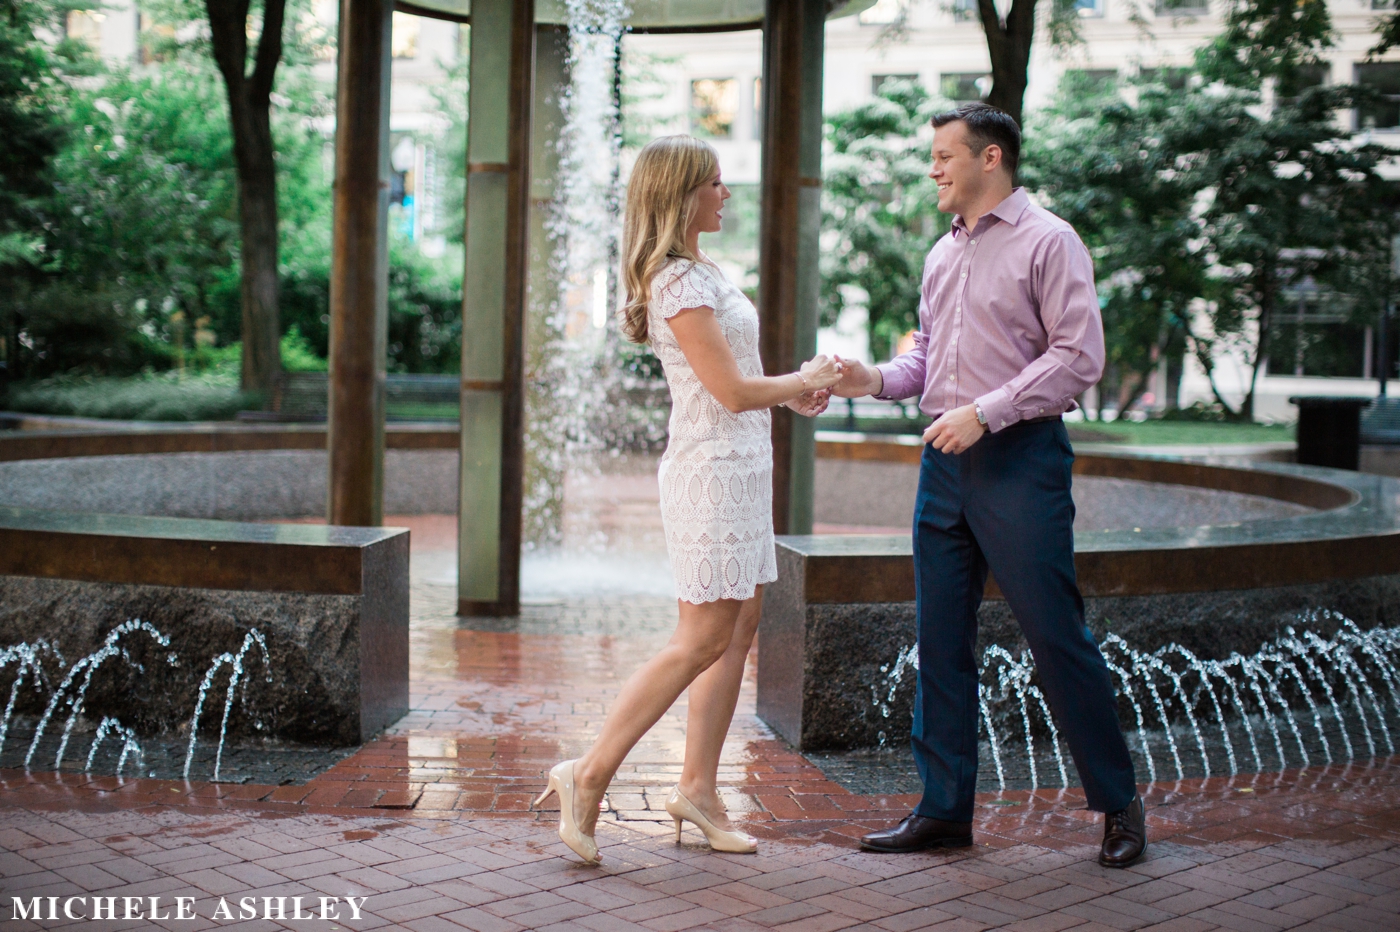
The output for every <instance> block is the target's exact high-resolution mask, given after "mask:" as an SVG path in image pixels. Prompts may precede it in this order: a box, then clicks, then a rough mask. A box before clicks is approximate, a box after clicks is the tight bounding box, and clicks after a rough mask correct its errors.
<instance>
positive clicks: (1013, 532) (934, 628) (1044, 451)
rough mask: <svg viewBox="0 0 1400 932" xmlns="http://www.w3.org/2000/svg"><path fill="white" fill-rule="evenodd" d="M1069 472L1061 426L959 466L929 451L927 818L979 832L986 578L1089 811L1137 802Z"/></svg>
mask: <svg viewBox="0 0 1400 932" xmlns="http://www.w3.org/2000/svg"><path fill="white" fill-rule="evenodd" d="M1073 462H1074V453H1073V451H1072V450H1071V449H1070V445H1069V435H1068V434H1067V433H1066V431H1065V427H1064V424H1063V423H1061V422H1060V421H1058V420H1055V421H1041V422H1033V423H1022V424H1017V425H1014V426H1012V427H1009V428H1006V429H1005V430H1002V431H999V432H997V433H994V434H992V433H989V434H986V435H985V436H983V437H982V439H981V440H979V441H977V443H975V444H973V446H972V447H971V448H970V449H968V450H967V451H965V452H963V453H960V454H957V455H951V454H947V453H940V452H938V451H937V450H935V449H934V448H933V446H932V445H926V446H925V447H924V454H923V462H922V466H921V468H920V472H919V494H918V498H917V499H916V501H915V505H914V563H915V576H916V593H917V596H916V597H917V600H918V606H917V611H918V618H919V676H918V680H917V685H916V687H915V690H916V691H915V696H914V729H913V745H914V760H915V763H916V765H917V766H918V768H919V776H920V777H921V778H922V779H923V782H924V796H923V799H922V800H921V801H920V803H919V807H918V809H917V810H916V811H917V813H918V814H919V815H921V816H924V817H926V818H933V819H944V820H947V821H950V822H970V821H972V808H973V795H974V793H975V792H976V788H977V730H978V729H977V720H978V715H979V707H978V701H977V680H978V676H977V657H976V656H975V655H976V647H977V607H978V606H979V605H980V604H981V603H982V589H983V586H984V585H985V584H986V581H987V570H988V569H989V568H990V569H991V571H992V573H993V574H995V577H996V581H997V585H998V586H1000V587H1001V591H1002V593H1003V594H1004V595H1005V596H1006V601H1007V603H1008V604H1009V605H1010V607H1011V611H1012V613H1013V614H1014V615H1015V616H1016V620H1017V622H1019V623H1020V625H1021V630H1022V631H1023V632H1024V633H1025V636H1026V641H1027V642H1028V643H1029V644H1030V648H1031V653H1032V654H1033V655H1034V656H1035V664H1036V668H1037V670H1038V671H1039V676H1040V685H1041V689H1042V690H1043V691H1044V692H1045V695H1046V698H1047V699H1048V700H1049V702H1050V709H1051V711H1052V713H1053V714H1054V716H1055V724H1056V726H1057V727H1058V728H1059V730H1060V734H1061V735H1062V736H1063V737H1064V738H1065V740H1066V742H1067V743H1068V744H1069V749H1070V753H1071V754H1073V756H1074V763H1075V766H1076V767H1077V768H1078V770H1079V776H1080V779H1081V780H1082V782H1083V785H1084V793H1085V796H1086V797H1087V799H1088V803H1089V808H1090V809H1095V810H1098V811H1099V812H1117V811H1119V810H1120V809H1124V808H1126V807H1127V805H1128V804H1129V803H1131V802H1132V800H1133V796H1134V794H1135V793H1136V786H1135V784H1136V782H1137V781H1136V778H1135V777H1134V774H1133V762H1132V759H1131V758H1130V757H1129V756H1128V747H1127V744H1126V743H1125V742H1124V740H1123V732H1122V730H1121V729H1120V728H1119V725H1118V704H1117V699H1116V698H1115V695H1114V690H1113V684H1112V682H1111V681H1110V679H1109V672H1108V666H1107V665H1106V664H1105V663H1104V659H1103V655H1102V654H1100V653H1099V649H1098V645H1096V644H1095V643H1094V639H1093V637H1092V635H1091V634H1090V633H1089V629H1088V628H1087V627H1086V626H1085V624H1084V600H1083V598H1082V597H1081V596H1080V594H1079V586H1078V584H1077V583H1076V582H1075V575H1074V501H1073V499H1071V498H1070V467H1071V465H1072V464H1073Z"/></svg>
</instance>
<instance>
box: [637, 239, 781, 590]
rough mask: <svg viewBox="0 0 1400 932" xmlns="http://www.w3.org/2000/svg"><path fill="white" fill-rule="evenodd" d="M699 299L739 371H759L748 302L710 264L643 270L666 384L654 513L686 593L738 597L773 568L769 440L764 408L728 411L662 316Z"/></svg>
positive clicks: (771, 576) (768, 578)
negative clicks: (667, 405)
mask: <svg viewBox="0 0 1400 932" xmlns="http://www.w3.org/2000/svg"><path fill="white" fill-rule="evenodd" d="M692 307H709V308H713V309H714V312H715V319H716V320H717V321H719V326H720V330H721V331H722V332H723V333H724V338H725V339H726V340H727V341H728V342H729V348H730V350H732V351H733V353H734V359H735V361H736V362H737V363H738V364H739V371H740V372H741V373H743V374H744V375H745V376H761V375H763V362H762V361H761V360H760V358H759V354H758V311H757V310H755V309H754V306H753V304H752V303H750V301H749V299H748V298H746V297H744V293H743V292H742V291H740V290H739V288H738V286H736V285H735V284H734V283H733V282H731V281H730V280H729V278H728V277H727V276H726V275H725V274H724V273H723V272H721V271H720V270H719V269H717V268H715V267H713V266H710V265H706V264H704V263H697V262H691V261H689V260H687V259H672V260H670V261H669V262H667V263H666V265H664V266H662V268H661V270H660V271H659V272H658V273H657V274H656V277H655V278H654V279H653V280H652V285H651V303H650V305H649V306H648V315H649V316H648V322H647V323H648V327H649V329H650V335H651V348H652V350H653V351H654V352H655V353H656V355H657V358H659V359H660V360H661V365H662V368H663V369H664V370H665V372H666V384H667V385H668V386H669V387H670V389H671V426H670V430H671V436H670V440H669V442H668V443H667V445H666V453H665V455H663V456H662V457H661V469H660V471H659V473H658V476H659V478H660V480H661V520H662V524H663V525H664V527H665V530H666V549H667V552H668V553H669V555H670V558H671V570H672V572H673V573H674V574H675V577H676V596H677V598H679V599H681V600H683V601H686V602H694V603H701V602H713V601H715V600H716V599H747V598H749V597H751V596H752V595H753V594H754V589H755V587H756V586H758V585H759V584H761V583H768V582H772V581H773V580H775V579H777V578H778V566H777V557H776V555H775V554H774V551H773V441H772V433H771V427H770V424H771V421H770V417H769V414H768V411H767V409H761V410H758V411H745V412H743V413H742V414H730V413H729V412H728V411H727V410H725V408H724V406H723V405H722V404H720V403H719V402H718V401H716V400H715V397H714V396H713V395H711V394H710V393H709V392H708V391H707V390H706V389H705V386H703V385H701V384H700V379H699V378H697V377H696V375H695V372H694V371H693V370H692V369H691V368H690V364H689V363H688V362H686V358H685V354H684V353H682V352H681V348H680V345H679V344H677V343H676V337H675V334H673V333H672V332H671V325H670V323H669V321H670V318H672V317H674V316H675V315H676V314H678V313H679V312H680V311H682V310H684V309H686V308H692Z"/></svg>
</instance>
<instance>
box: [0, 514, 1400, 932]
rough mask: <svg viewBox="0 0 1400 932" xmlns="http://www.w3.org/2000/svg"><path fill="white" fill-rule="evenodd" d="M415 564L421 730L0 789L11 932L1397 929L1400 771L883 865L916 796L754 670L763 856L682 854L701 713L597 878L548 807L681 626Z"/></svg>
mask: <svg viewBox="0 0 1400 932" xmlns="http://www.w3.org/2000/svg"><path fill="white" fill-rule="evenodd" d="M422 536H423V537H427V536H428V535H422ZM444 536H445V535H444ZM415 549H416V550H417V548H415ZM419 556H421V554H419V553H417V552H416V553H415V558H416V559H417V558H418V557H419ZM417 566H418V567H419V569H418V570H416V578H415V585H414V628H413V652H414V653H413V683H412V685H413V697H412V707H413V710H412V712H411V713H410V715H409V716H408V717H407V718H405V719H404V720H403V721H402V722H400V723H399V724H398V725H397V726H396V727H395V729H393V730H392V732H391V733H390V734H388V735H386V736H385V737H383V738H381V739H379V740H377V741H375V742H372V743H371V744H369V745H367V746H365V747H364V748H362V749H361V750H360V751H358V752H357V753H356V754H354V755H353V756H351V757H349V758H347V759H346V760H345V761H343V762H342V763H341V764H339V765H337V766H336V767H334V768H332V769H331V770H329V771H327V772H326V773H324V774H322V775H320V776H318V777H316V778H315V779H313V780H312V781H311V782H310V783H308V784H307V785H305V786H280V787H272V786H253V785H227V784H212V783H201V782H195V783H184V782H175V781H160V780H145V779H128V780H122V779H117V778H112V777H85V776H76V775H66V774H65V775H58V774H25V773H22V772H18V771H0V932H3V930H5V929H10V928H13V929H27V928H39V927H42V928H49V927H55V926H57V925H62V924H65V923H64V920H57V921H48V920H47V919H45V920H43V921H41V922H38V923H36V922H34V921H32V920H30V919H14V918H11V917H12V916H13V908H14V907H13V903H12V901H11V897H16V896H21V897H24V898H26V899H25V900H24V902H25V903H26V904H28V905H32V902H31V899H30V898H33V897H43V898H47V897H58V898H60V899H59V900H55V901H53V902H54V903H57V904H60V905H58V906H57V907H56V908H57V909H59V910H61V909H62V906H61V903H63V902H65V901H66V900H65V899H64V898H67V897H70V896H80V897H81V896H88V897H93V896H98V895H100V896H117V897H151V896H160V897H165V898H166V900H165V906H164V907H163V908H167V909H168V908H169V907H170V905H171V901H170V899H169V898H171V897H174V896H192V897H195V898H196V904H195V908H196V911H197V913H198V914H199V915H200V916H201V917H202V918H200V919H198V920H168V921H167V920H159V921H152V920H149V919H146V920H142V921H135V920H133V921H132V922H122V921H117V922H108V921H106V920H102V921H96V922H93V921H87V922H83V924H82V927H83V928H84V929H99V928H105V927H106V926H108V925H111V926H112V927H114V928H118V927H119V928H123V929H129V928H157V927H169V928H176V929H198V928H214V927H218V928H239V929H247V930H253V929H279V928H327V929H330V928H354V929H368V928H403V929H410V930H413V932H438V930H453V932H455V930H459V929H477V930H515V929H522V928H529V929H551V930H554V929H557V930H561V932H562V930H569V929H574V930H579V929H590V930H595V932H606V930H612V929H649V930H653V932H668V930H682V929H716V930H748V929H771V928H781V929H793V930H830V929H841V928H875V929H884V930H889V932H897V930H906V929H923V928H936V929H947V930H962V929H986V928H1008V929H1026V930H1033V929H1034V930H1047V932H1049V930H1058V929H1068V928H1075V929H1079V930H1101V929H1139V928H1158V929H1164V930H1166V929H1175V930H1198V929H1201V930H1203V929H1212V928H1229V929H1238V930H1272V929H1284V928H1309V929H1324V928H1325V929H1359V930H1364V932H1379V930H1388V929H1392V928H1400V758H1391V759H1387V760H1381V761H1377V762H1374V763H1371V764H1367V765H1350V766H1334V767H1329V768H1312V769H1309V770H1305V771H1294V772H1289V773H1286V774H1282V775H1279V774H1265V775H1257V776H1245V777H1235V778H1216V779H1211V780H1186V781H1180V782H1177V783H1159V784H1156V785H1153V786H1150V787H1148V788H1147V790H1146V792H1145V797H1146V799H1147V803H1148V807H1149V808H1148V821H1149V827H1150V833H1151V837H1152V839H1153V844H1152V847H1151V849H1150V851H1149V855H1148V857H1147V858H1146V859H1144V860H1143V861H1142V862H1141V863H1140V864H1138V865H1136V866H1135V867H1133V868H1131V869H1129V870H1126V871H1108V870H1104V869H1102V868H1099V867H1098V866H1097V865H1096V864H1094V863H1093V861H1092V856H1093V854H1094V852H1095V849H1096V845H1097V841H1098V837H1099V834H1100V831H1101V829H1100V823H1099V817H1098V816H1097V815H1096V814H1093V813H1089V812H1087V811H1086V810H1085V809H1083V808H1082V807H1083V799H1082V796H1081V794H1079V793H1078V792H1077V791H1073V790H1070V791H1040V792H1038V793H1027V792H1009V793H1006V794H1004V795H1003V796H995V795H984V796H980V797H979V800H978V802H979V806H978V810H977V823H976V827H975V831H976V837H977V841H978V844H977V845H976V846H975V847H974V848H971V849H967V850H964V851H957V852H944V853H924V854H917V855H906V856H887V855H872V854H868V853H863V852H860V851H859V850H858V849H857V848H856V845H855V836H858V835H859V834H860V833H861V832H863V831H865V830H867V828H868V827H869V826H872V825H883V824H887V823H888V822H890V821H892V820H893V819H895V818H897V817H899V816H901V815H903V814H904V812H905V811H907V809H908V807H909V806H910V805H911V804H912V802H913V800H912V799H911V798H910V797H904V796H876V797H868V796H859V795H855V794H851V793H848V792H846V791H845V790H843V789H842V788H841V787H840V786H838V785H836V784H834V783H832V782H831V781H829V780H827V779H826V778H825V777H824V776H823V775H822V773H821V772H820V771H819V770H817V769H816V768H815V767H814V766H812V765H811V764H810V763H809V762H808V761H807V760H806V759H805V758H803V757H802V756H801V755H799V754H797V753H795V752H794V751H792V750H791V749H790V748H788V747H787V746H786V745H785V744H783V743H782V742H781V741H779V740H777V739H775V738H774V737H773V736H772V734H771V733H770V732H768V730H767V729H766V727H765V726H764V725H763V723H762V722H761V721H760V720H759V719H758V718H757V717H756V716H755V715H754V713H753V705H754V690H753V685H754V684H753V682H752V679H750V680H749V681H748V682H747V683H746V684H745V688H744V692H743V695H742V696H741V700H740V714H739V715H738V716H736V719H735V724H734V728H733V730H732V732H731V735H730V740H729V742H728V743H727V745H726V747H725V752H724V756H723V761H722V765H721V774H720V777H721V783H722V784H723V789H722V793H723V795H724V797H725V800H726V803H727V804H728V806H729V808H730V810H731V812H732V813H734V814H735V815H736V817H737V818H739V819H741V820H742V821H743V822H744V824H745V827H746V828H747V829H748V830H749V831H751V832H753V833H754V834H755V835H757V836H759V837H760V838H761V839H762V842H763V844H762V847H761V850H760V853H759V854H758V855H757V856H748V857H745V856H737V855H716V854H712V853H710V852H709V851H708V849H707V848H706V847H704V845H703V843H701V842H700V841H699V836H698V834H697V833H695V831H694V830H693V829H690V830H688V831H687V832H686V835H685V840H684V843H683V844H680V845H677V844H676V843H675V842H674V838H673V836H672V834H671V832H672V830H671V827H670V825H669V822H667V821H665V816H664V813H661V812H659V811H658V810H659V808H660V799H661V798H662V796H663V795H664V793H665V791H666V790H667V789H669V787H670V786H671V784H672V783H673V782H674V780H675V779H676V775H677V773H678V771H679V764H680V760H681V753H682V749H683V741H684V734H683V724H684V716H685V708H684V700H682V702H681V703H678V704H677V707H676V708H675V709H673V710H672V712H671V713H669V714H668V715H667V717H666V718H664V719H663V720H662V722H661V723H660V724H659V725H658V726H657V727H656V728H655V729H654V730H653V731H652V733H651V734H650V735H648V737H647V739H646V740H645V741H644V742H643V743H642V744H640V745H639V746H638V748H637V750H636V751H635V752H634V753H633V754H632V755H631V756H630V757H629V758H628V760H627V762H626V764H625V765H624V768H623V770H622V771H621V772H620V773H619V775H618V779H617V781H616V782H615V783H614V784H613V786H612V788H611V792H610V794H609V797H608V811H607V812H606V813H605V815H604V820H603V822H602V824H601V825H600V828H599V833H598V838H599V842H600V844H601V846H602V850H603V853H604V858H605V860H604V862H603V864H602V866H600V867H597V868H589V867H584V866H582V865H580V864H578V863H577V859H575V858H573V857H572V855H571V854H570V853H569V852H568V851H567V850H566V849H565V848H564V847H563V846H562V845H561V844H560V843H559V842H558V839H557V837H556V836H555V835H554V824H553V821H552V820H553V818H555V817H556V816H555V813H553V812H545V813H531V812H529V811H528V801H529V798H530V797H531V796H532V795H533V794H534V793H535V792H537V791H538V790H539V788H540V787H541V786H542V785H543V771H544V770H545V769H546V768H547V767H548V766H549V765H551V764H552V763H554V762H555V761H557V760H559V759H561V758H564V757H569V756H573V755H575V754H576V753H578V752H579V751H580V750H582V749H583V747H585V746H586V744H587V742H588V741H589V740H590V739H591V737H592V735H593V734H595V733H596V730H597V727H598V724H599V723H600V722H601V720H602V717H603V715H604V714H605V713H606V711H607V707H608V704H609V702H610V701H611V700H612V697H613V696H614V695H615V693H616V690H617V688H618V686H619V685H620V683H621V682H622V681H623V679H625V677H626V675H627V674H628V673H630V671H631V670H632V669H634V668H635V667H636V666H637V665H638V664H640V663H641V662H642V661H643V660H644V659H645V658H646V657H647V656H649V655H650V654H651V653H652V652H653V651H654V650H655V649H656V647H657V646H658V644H659V643H661V641H663V640H664V638H665V636H666V635H665V633H664V625H659V626H658V625H656V624H652V623H651V622H655V621H656V620H657V617H656V616H655V615H654V614H653V616H650V617H648V618H641V619H640V622H639V624H640V627H639V628H638V630H641V631H644V632H649V633H644V634H626V635H617V634H608V633H597V632H594V633H589V632H588V631H587V630H586V629H587V624H580V625H576V627H577V628H578V631H579V633H573V634H557V633H555V634H529V633H491V632H481V631H471V630H464V629H460V628H458V627H457V622H456V619H455V618H452V616H451V608H450V605H451V601H450V600H451V596H452V595H453V592H452V590H451V589H450V588H446V587H441V586H438V587H436V588H434V587H432V586H430V585H427V584H426V583H425V582H424V576H423V573H424V572H427V570H423V569H422V567H427V568H428V570H431V569H432V567H433V563H432V561H431V560H419V561H418V564H417ZM439 569H440V567H439ZM589 610H591V611H595V616H594V617H599V613H601V616H609V617H611V616H613V615H618V614H622V615H626V614H627V613H629V612H633V613H635V612H640V613H642V614H643V615H645V614H646V613H648V612H651V613H664V612H667V611H670V612H674V607H673V605H671V606H669V607H668V605H667V603H666V602H665V600H661V601H660V602H657V601H656V600H652V601H651V602H648V601H647V600H645V599H630V600H626V601H624V602H619V603H615V604H611V603H606V602H604V603H600V604H598V605H594V606H592V608H591V609H589ZM661 620H662V621H664V620H665V619H664V618H662V619H661ZM220 896H224V897H227V899H228V901H229V902H230V903H231V904H234V905H233V907H232V909H233V913H234V915H235V916H236V915H237V914H238V906H237V900H238V899H239V898H242V897H245V896H248V897H256V898H257V900H256V901H255V902H253V903H252V905H254V906H256V907H257V910H258V914H259V917H260V918H258V919H255V920H250V921H248V922H237V921H221V920H214V919H213V918H211V917H212V916H213V911H214V909H215V907H216V906H217V904H218V898H219V897H220ZM321 896H328V897H341V898H343V897H346V896H354V897H357V898H358V897H368V900H367V901H365V902H364V903H363V904H362V915H361V917H360V919H358V920H348V921H347V920H345V919H344V918H342V920H340V921H338V922H336V921H331V920H321V919H314V920H308V919H291V918H283V919H277V918H272V919H267V918H261V917H262V915H263V913H264V912H265V906H267V905H272V906H275V904H276V902H277V899H276V898H278V897H285V898H294V897H303V898H304V899H305V903H306V904H307V905H306V907H305V908H306V909H314V908H315V907H316V904H317V902H318V901H317V900H316V899H315V898H318V897H321ZM263 898H271V899H270V900H269V901H268V903H266V904H265V903H264V900H263ZM49 902H50V901H49V900H47V899H44V900H43V901H42V903H43V904H45V905H44V908H45V910H46V912H45V914H44V915H46V916H47V909H48V906H47V905H46V904H47V903H49ZM75 902H76V901H75ZM284 905H285V908H286V910H287V912H286V913H285V916H288V917H289V916H291V915H293V914H292V913H291V909H292V900H291V899H287V900H286V901H285V903H284ZM138 906H139V904H138ZM339 908H340V910H341V912H342V914H343V913H344V912H345V909H346V908H345V906H344V904H343V903H342V904H341V905H340V907H339ZM77 911H78V912H82V907H81V906H79V908H78V910H77Z"/></svg>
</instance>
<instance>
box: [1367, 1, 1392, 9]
mask: <svg viewBox="0 0 1400 932" xmlns="http://www.w3.org/2000/svg"><path fill="white" fill-rule="evenodd" d="M1371 9H1373V10H1393V9H1395V0H1371Z"/></svg>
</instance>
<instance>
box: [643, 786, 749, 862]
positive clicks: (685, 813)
mask: <svg viewBox="0 0 1400 932" xmlns="http://www.w3.org/2000/svg"><path fill="white" fill-rule="evenodd" d="M666 811H667V812H668V813H669V814H670V816H671V818H672V819H674V820H675V821H676V843H677V844H679V843H680V840H681V823H682V822H693V823H695V827H696V828H698V829H700V831H702V832H704V833H705V839H706V840H707V841H708V842H709V843H710V847H711V848H712V849H714V850H715V851H724V852H726V853H728V854H753V853H754V852H756V851H757V850H758V839H757V838H754V837H753V836H752V835H746V834H745V833H743V832H726V831H724V830H723V829H720V828H716V827H715V824H714V823H713V822H711V821H710V820H709V819H707V818H705V814H704V813H703V812H701V811H700V810H699V809H697V808H696V806H695V804H694V803H692V802H691V801H690V800H688V799H686V798H685V796H684V794H682V793H681V788H680V787H679V786H677V787H676V788H675V789H674V790H672V791H671V798H670V799H668V800H666Z"/></svg>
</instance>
